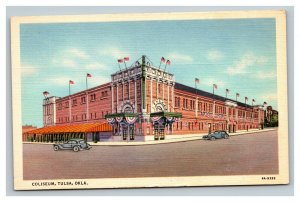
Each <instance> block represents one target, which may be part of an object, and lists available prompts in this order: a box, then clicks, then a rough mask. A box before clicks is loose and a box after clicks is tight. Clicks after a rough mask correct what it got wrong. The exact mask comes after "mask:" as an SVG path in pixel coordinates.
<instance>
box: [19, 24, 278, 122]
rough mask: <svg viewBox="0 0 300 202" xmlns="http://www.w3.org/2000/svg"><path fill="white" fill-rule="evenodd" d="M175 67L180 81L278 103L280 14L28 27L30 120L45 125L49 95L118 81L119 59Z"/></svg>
mask: <svg viewBox="0 0 300 202" xmlns="http://www.w3.org/2000/svg"><path fill="white" fill-rule="evenodd" d="M143 54H144V55H147V56H148V58H150V60H151V61H152V62H153V63H154V64H156V65H157V66H158V65H159V61H160V58H161V57H162V56H164V57H165V58H166V59H170V60H171V66H170V67H168V68H167V70H168V71H169V72H171V73H174V74H175V77H176V81H177V82H180V83H183V84H186V85H189V86H192V87H194V85H195V83H194V80H195V77H197V78H199V79H200V84H199V85H198V88H199V89H201V90H205V91H209V92H211V91H212V84H213V83H216V84H217V85H218V90H216V91H215V93H216V94H218V95H221V96H225V89H226V88H228V89H229V90H230V94H229V95H228V97H230V98H233V99H235V93H236V92H238V93H240V98H239V100H240V101H243V100H244V97H245V96H247V97H248V98H249V102H248V103H251V100H252V99H253V98H254V99H255V100H256V104H262V103H263V102H264V101H267V102H268V104H270V105H272V106H273V107H274V108H275V109H276V108H277V84H276V32H275V19H233V20H228V19H226V20H191V21H186V20H185V21H148V22H145V21H144V22H101V23H64V24H58V23H54V24H23V25H21V68H22V121H23V124H33V125H37V126H42V99H43V95H42V92H43V91H45V90H47V91H49V92H50V95H55V96H59V97H62V96H66V95H68V81H69V80H70V79H72V80H74V81H75V85H72V92H73V93H74V92H78V91H81V90H84V89H85V74H86V73H87V72H88V73H90V74H92V75H93V77H92V78H90V79H89V87H93V86H96V85H100V84H103V83H106V82H108V81H110V74H111V73H113V72H115V71H117V70H118V64H117V59H118V58H123V57H124V56H129V57H130V61H129V64H131V63H133V62H134V61H135V60H136V59H138V58H140V57H141V55H143Z"/></svg>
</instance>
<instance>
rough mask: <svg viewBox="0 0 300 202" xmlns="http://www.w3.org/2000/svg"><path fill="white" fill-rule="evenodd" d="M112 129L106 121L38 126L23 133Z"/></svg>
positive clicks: (84, 131)
mask: <svg viewBox="0 0 300 202" xmlns="http://www.w3.org/2000/svg"><path fill="white" fill-rule="evenodd" d="M107 131H112V127H111V126H110V125H109V124H107V123H83V124H71V125H58V126H48V127H43V128H38V129H35V130H31V131H28V132H26V133H25V134H28V135H30V134H51V133H89V132H107Z"/></svg>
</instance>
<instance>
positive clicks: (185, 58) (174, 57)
mask: <svg viewBox="0 0 300 202" xmlns="http://www.w3.org/2000/svg"><path fill="white" fill-rule="evenodd" d="M166 59H169V60H171V62H173V61H174V62H175V63H184V62H192V61H193V60H194V59H193V58H192V57H191V56H189V55H185V54H181V53H176V52H173V53H169V54H168V55H167V58H166Z"/></svg>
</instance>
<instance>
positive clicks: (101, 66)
mask: <svg viewBox="0 0 300 202" xmlns="http://www.w3.org/2000/svg"><path fill="white" fill-rule="evenodd" d="M86 69H88V70H106V69H107V66H106V65H105V64H102V63H92V64H88V65H86Z"/></svg>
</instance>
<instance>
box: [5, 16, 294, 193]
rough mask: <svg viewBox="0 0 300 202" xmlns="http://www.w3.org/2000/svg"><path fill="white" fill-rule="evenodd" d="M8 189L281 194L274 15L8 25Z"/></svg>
mask: <svg viewBox="0 0 300 202" xmlns="http://www.w3.org/2000/svg"><path fill="white" fill-rule="evenodd" d="M11 48H12V86H13V89H12V91H13V92H12V93H13V99H12V100H13V148H14V187H15V189H16V190H40V189H91V188H129V187H178V186H217V185H261V184H288V183H289V173H288V128H287V126H288V120H287V117H288V111H287V73H286V72H287V62H286V57H287V56H286V17H285V11H283V10H268V11H234V12H231V11H228V12H224V11H222V12H191V13H145V14H105V15H82V16H35V17H13V18H12V19H11Z"/></svg>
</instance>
